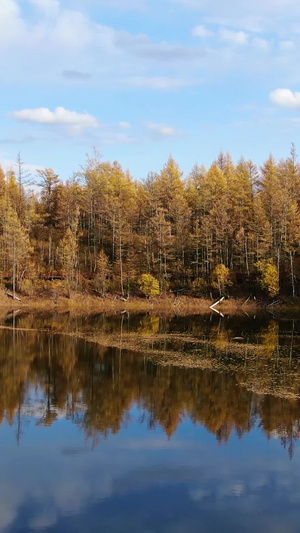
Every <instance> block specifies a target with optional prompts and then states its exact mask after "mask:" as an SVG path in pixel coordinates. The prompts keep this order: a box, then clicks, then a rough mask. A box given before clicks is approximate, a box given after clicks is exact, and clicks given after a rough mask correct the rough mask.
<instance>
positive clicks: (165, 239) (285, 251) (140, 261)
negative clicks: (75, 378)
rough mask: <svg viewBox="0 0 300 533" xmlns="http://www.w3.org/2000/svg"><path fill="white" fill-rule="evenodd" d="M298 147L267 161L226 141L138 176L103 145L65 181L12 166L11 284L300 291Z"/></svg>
mask: <svg viewBox="0 0 300 533" xmlns="http://www.w3.org/2000/svg"><path fill="white" fill-rule="evenodd" d="M299 206H300V165H299V163H298V162H297V155H296V150H295V147H294V146H293V145H292V147H291V151H290V154H289V156H288V157H287V158H286V159H282V160H280V161H279V162H276V161H275V159H274V158H273V157H272V156H269V158H268V159H267V160H266V161H265V163H264V164H263V165H262V166H261V167H260V168H259V167H257V166H256V165H255V164H254V163H253V162H252V161H246V160H245V159H243V158H241V159H240V160H239V162H238V163H237V164H235V163H234V162H233V160H232V157H231V156H230V154H228V153H227V154H224V153H223V152H221V153H220V154H219V156H218V157H217V159H216V160H215V161H214V162H213V163H212V165H211V166H210V168H209V169H206V168H205V167H204V166H198V165H195V166H194V167H193V169H192V170H191V172H190V173H189V174H188V175H187V176H184V175H183V172H182V171H181V170H180V167H179V165H178V164H177V162H176V161H175V159H174V158H173V157H172V156H170V157H169V159H168V161H167V162H166V164H165V166H164V167H163V169H162V170H161V172H160V173H154V172H150V173H149V174H148V176H147V178H146V179H145V180H143V181H142V180H140V181H138V180H134V179H133V178H132V177H131V175H130V173H129V172H128V171H124V170H123V169H122V167H121V165H120V164H119V163H118V162H113V163H110V162H104V161H103V160H102V158H101V156H100V155H99V154H98V153H97V152H96V151H95V152H94V153H93V155H92V156H88V157H87V161H86V163H85V165H83V166H82V168H81V170H80V172H76V173H74V176H73V177H72V178H71V179H68V180H62V179H60V177H59V176H58V175H57V174H56V173H55V171H54V170H53V169H51V168H47V169H43V170H38V171H37V176H34V178H31V177H30V176H29V175H28V174H27V172H26V166H25V165H24V163H23V162H22V159H21V156H20V154H19V156H18V160H17V165H16V170H15V171H13V170H8V171H6V172H4V171H3V169H2V168H1V167H0V283H1V284H2V287H4V288H6V289H9V290H11V291H13V293H14V294H15V293H16V291H17V292H19V293H20V294H24V295H27V296H32V297H34V296H38V295H41V294H54V293H55V294H61V295H65V296H67V297H69V298H70V297H72V295H73V294H74V293H76V292H84V293H90V294H94V295H96V296H99V297H104V296H106V295H108V294H114V295H116V297H118V296H119V297H121V298H122V297H123V298H129V296H134V295H135V296H143V297H153V296H158V295H165V294H167V293H170V291H171V292H174V293H175V294H185V295H188V296H189V295H190V296H194V297H206V296H209V295H210V296H212V294H213V295H214V296H218V295H225V296H228V295H230V296H237V295H241V294H246V295H248V294H250V293H252V294H255V295H256V294H258V295H265V296H270V297H272V298H274V297H275V296H276V295H277V294H279V293H281V294H285V295H290V296H297V295H299V291H300V287H299V280H300V247H299V244H300V212H299Z"/></svg>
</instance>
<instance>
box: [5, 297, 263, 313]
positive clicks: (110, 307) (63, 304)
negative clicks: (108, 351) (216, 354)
mask: <svg viewBox="0 0 300 533" xmlns="http://www.w3.org/2000/svg"><path fill="white" fill-rule="evenodd" d="M212 303H213V302H212V300H208V299H204V298H203V299H202V298H190V297H187V296H180V297H178V298H174V297H172V296H166V297H160V298H153V299H151V300H147V299H143V298H132V299H130V300H128V301H124V300H121V299H120V298H116V297H115V298H114V297H112V296H110V297H107V298H100V297H96V296H92V295H88V294H86V295H85V294H75V295H74V296H73V297H72V298H70V299H69V298H65V297H58V298H50V297H49V298H45V297H41V298H37V297H35V298H30V297H22V301H21V302H18V301H15V300H12V299H11V298H8V297H7V296H6V295H5V294H4V292H3V294H0V307H2V308H10V309H19V308H20V309H24V308H25V309H27V310H40V311H44V310H47V311H51V310H56V311H72V312H78V311H82V312H85V313H93V312H109V311H125V310H126V311H131V312H136V313H138V312H140V313H164V314H168V315H180V316H185V315H196V314H207V313H213V312H214V311H212V310H211V309H210V306H211V305H212ZM215 309H216V310H219V311H221V312H222V313H223V314H226V315H229V314H237V313H238V314H241V313H243V312H245V311H246V312H247V313H255V312H256V310H257V305H256V304H255V302H253V301H252V302H250V301H249V302H247V304H246V305H244V300H242V299H236V300H233V299H232V300H225V301H224V302H222V303H221V304H220V305H218V306H216V308H215Z"/></svg>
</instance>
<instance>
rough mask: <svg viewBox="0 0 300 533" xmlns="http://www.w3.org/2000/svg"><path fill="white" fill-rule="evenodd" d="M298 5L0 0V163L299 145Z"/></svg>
mask: <svg viewBox="0 0 300 533" xmlns="http://www.w3.org/2000/svg"><path fill="white" fill-rule="evenodd" d="M297 21H300V2H299V0H264V1H263V2H262V1H261V0H252V1H251V2H250V1H249V0H228V1H226V2H224V0H0V25H1V32H0V80H1V86H0V87H1V89H0V91H1V93H0V96H1V97H0V164H1V165H2V166H3V167H4V168H9V167H10V166H11V165H13V164H14V161H16V159H17V154H18V153H19V152H20V153H21V156H22V159H23V161H25V162H26V164H28V168H29V169H30V171H31V172H32V174H34V172H35V169H36V168H49V167H51V168H53V169H54V170H55V171H56V172H57V173H58V174H59V176H60V177H61V179H62V180H66V179H68V178H70V177H72V175H73V172H77V171H79V170H80V169H81V167H82V165H84V164H85V162H86V154H91V153H92V152H93V147H95V148H96V149H97V150H98V151H99V152H100V153H101V154H102V156H103V160H104V161H106V160H109V161H116V160H117V161H119V162H120V163H121V165H122V166H123V168H124V169H129V170H130V172H131V174H132V176H133V177H134V178H135V179H144V178H146V176H147V174H148V172H149V171H155V172H160V170H161V169H162V168H163V166H164V164H165V163H166V161H167V160H168V157H169V155H170V154H172V155H173V157H174V158H175V159H176V161H177V162H178V163H179V165H180V167H181V169H182V170H183V171H184V172H185V174H187V173H189V172H190V170H191V169H192V167H193V166H194V164H195V163H198V164H199V165H201V164H204V165H206V166H207V167H208V166H210V164H211V163H212V162H213V160H214V159H215V158H216V157H217V156H218V154H219V152H220V150H223V151H224V152H227V151H229V152H230V153H231V155H232V156H233V158H234V160H235V161H237V160H238V159H239V158H240V156H244V157H245V158H246V159H252V160H253V161H254V162H256V163H257V164H259V165H260V164H262V163H263V161H264V160H266V159H267V158H268V156H269V154H270V153H272V154H273V155H274V156H275V158H276V159H280V158H281V157H288V155H289V151H290V146H291V143H295V145H296V148H297V147H298V150H299V152H300V142H299V131H300V129H299V128H300V71H299V68H298V65H299V60H300V22H297Z"/></svg>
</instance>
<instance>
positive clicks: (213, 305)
mask: <svg viewBox="0 0 300 533" xmlns="http://www.w3.org/2000/svg"><path fill="white" fill-rule="evenodd" d="M223 300H225V297H224V296H222V298H220V300H218V301H217V302H215V303H214V304H212V305H210V306H209V308H210V309H213V310H214V307H216V305H218V304H220V303H221V302H223Z"/></svg>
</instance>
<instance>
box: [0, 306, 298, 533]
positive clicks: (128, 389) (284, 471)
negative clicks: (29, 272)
mask: <svg viewBox="0 0 300 533" xmlns="http://www.w3.org/2000/svg"><path fill="white" fill-rule="evenodd" d="M2 325H4V326H6V328H7V329H2V330H1V331H0V336H1V343H0V420H1V426H0V493H1V498H0V530H1V531H3V532H15V531H17V532H29V531H30V532H31V531H37V532H39V531H51V532H72V533H73V532H74V533H75V532H86V531H87V532H94V531H95V532H100V531H101V532H108V533H110V532H112V533H119V532H131V533H135V532H136V533H156V532H159V533H169V532H170V533H171V532H172V533H179V532H180V533H181V532H182V533H183V532H185V533H190V532H191V533H192V532H195V533H196V532H197V533H198V532H212V531H213V532H219V531H220V532H222V533H223V532H227V531H228V532H233V531H234V532H235V531H236V532H241V531H245V532H248V531H249V532H250V531H251V532H253V531H263V532H266V533H267V532H270V533H271V532H272V533H274V532H275V533H276V532H287V533H290V532H298V531H300V447H299V441H298V439H299V436H300V410H299V406H300V403H299V399H298V398H299V394H300V321H298V320H285V321H280V320H278V319H277V318H274V317H271V316H267V317H260V318H258V317H256V318H254V317H247V316H243V317H237V318H226V317H224V318H219V317H218V316H205V317H203V316H202V317H197V316H196V317H187V318H165V317H153V316H149V315H135V316H132V315H130V316H129V315H128V314H127V313H124V314H122V315H118V316H117V315H116V316H112V317H109V316H105V315H96V316H87V317H75V316H71V315H69V314H64V315H55V316H53V315H52V316H50V315H47V314H44V315H41V314H40V315H36V316H32V315H25V314H24V315H22V314H19V315H16V316H13V315H9V316H8V317H6V318H5V319H4V320H3V321H2ZM57 332H60V333H59V334H58V333H57ZM87 339H88V340H87ZM95 340H97V341H98V343H100V344H98V343H96V342H92V341H95Z"/></svg>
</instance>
